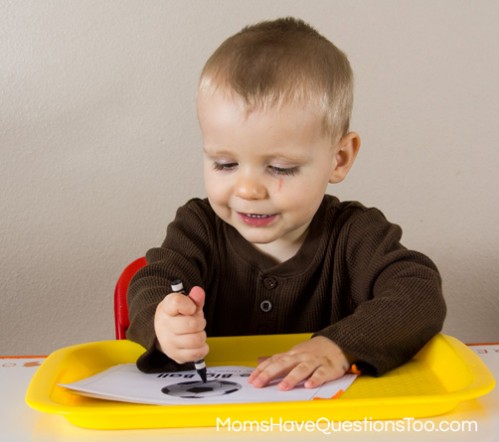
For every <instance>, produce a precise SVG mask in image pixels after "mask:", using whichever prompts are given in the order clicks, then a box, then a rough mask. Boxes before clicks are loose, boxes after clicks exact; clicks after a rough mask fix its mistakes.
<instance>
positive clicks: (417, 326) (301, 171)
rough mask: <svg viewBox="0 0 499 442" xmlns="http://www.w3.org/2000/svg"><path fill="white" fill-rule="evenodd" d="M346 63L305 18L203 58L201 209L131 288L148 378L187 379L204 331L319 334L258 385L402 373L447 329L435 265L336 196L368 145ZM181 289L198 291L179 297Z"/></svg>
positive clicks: (264, 367)
mask: <svg viewBox="0 0 499 442" xmlns="http://www.w3.org/2000/svg"><path fill="white" fill-rule="evenodd" d="M352 77H353V76H352V72H351V68H350V64H349V62H348V60H347V58H346V56H345V55H344V54H343V53H342V52H341V51H340V50H339V49H338V48H336V47H335V46H334V45H333V44H332V43H331V42H330V41H328V40H327V39H325V38H324V37H323V36H321V35H320V34H319V33H317V32H316V31H315V30H314V29H313V28H311V27H310V26H308V25H307V24H305V23H303V22H302V21H300V20H295V19H292V18H285V19H278V20H275V21H268V22H262V23H259V24H256V25H254V26H250V27H247V28H245V29H243V30H242V31H241V32H239V33H237V34H235V35H234V36H232V37H230V38H229V39H227V40H226V41H225V42H223V43H222V45H221V46H220V47H219V48H218V49H217V50H216V51H215V52H214V54H213V55H212V56H211V57H210V58H209V60H208V61H207V63H206V65H205V67H204V69H203V71H202V74H201V79H200V83H199V90H198V97H197V111H198V117H199V122H200V126H201V131H202V135H203V155H204V177H205V188H206V193H207V196H208V198H207V199H192V200H190V201H188V202H187V203H186V204H185V205H184V206H182V207H181V208H179V209H178V211H177V215H176V218H175V219H174V220H173V222H171V223H170V224H169V226H168V229H167V235H166V239H165V241H164V243H163V245H162V246H161V247H158V248H153V249H151V250H149V251H148V252H147V254H146V258H147V261H148V265H147V266H146V267H144V268H143V269H141V270H140V271H139V272H138V273H137V275H136V276H135V277H134V279H133V281H132V283H131V285H130V289H129V300H128V301H129V310H130V321H131V323H130V328H129V330H128V337H129V338H130V339H132V340H135V341H137V342H139V343H140V344H142V345H143V346H144V347H145V348H146V352H145V353H144V354H143V355H142V356H141V357H140V358H139V360H138V361H137V364H138V367H139V368H140V369H141V370H143V371H149V372H151V371H163V370H172V369H178V368H184V369H185V368H191V366H190V365H185V364H188V363H190V362H191V361H194V360H198V359H200V358H202V357H204V356H206V354H207V353H208V351H209V349H208V346H207V344H206V337H207V336H237V335H256V334H276V333H302V332H311V333H313V335H312V337H311V339H309V340H308V341H306V342H304V343H301V344H299V345H297V346H295V347H293V348H291V349H289V351H287V352H285V353H282V354H278V355H273V356H272V357H270V358H269V359H267V360H266V361H264V362H262V363H261V364H260V365H259V366H258V367H257V368H256V369H255V371H254V372H253V374H252V375H251V377H250V379H249V380H250V382H251V383H252V384H253V385H254V386H256V387H263V386H265V385H267V384H268V383H269V382H271V381H273V380H275V379H281V380H280V382H279V388H281V389H284V390H287V389H291V388H293V387H294V386H296V385H297V384H298V383H300V382H302V381H303V382H304V385H305V387H310V388H313V387H316V386H319V385H321V384H323V383H324V382H327V381H329V380H332V379H335V378H338V377H340V376H342V375H343V374H344V373H345V372H346V371H347V370H348V369H349V367H350V365H351V363H353V362H355V363H357V364H358V365H360V366H361V368H362V369H363V370H364V371H365V372H367V373H371V374H374V375H381V374H383V373H385V372H386V371H388V370H390V369H392V368H394V367H397V366H399V365H401V364H403V363H405V362H406V361H408V360H409V359H410V358H412V357H413V356H414V355H415V353H416V352H417V351H418V350H420V349H421V348H422V347H423V346H424V344H425V343H426V342H427V341H428V340H429V339H430V338H431V337H432V336H434V335H435V334H436V333H438V332H439V331H440V330H441V327H442V324H443V320H444V317H445V312H446V308H445V303H444V300H443V297H442V292H441V281H440V277H439V274H438V271H437V269H436V267H435V265H434V264H433V263H432V261H431V260H430V259H428V258H427V257H426V256H424V255H422V254H421V253H418V252H416V251H411V250H407V249H406V248H405V247H403V246H402V245H401V244H400V242H399V241H400V238H401V229H400V228H399V227H398V226H396V225H394V224H391V223H389V222H388V221H387V220H386V219H385V217H384V216H383V215H382V213H381V212H380V211H378V210H377V209H374V208H366V207H364V206H362V205H361V204H360V203H357V202H340V201H339V200H338V199H337V198H335V197H333V196H331V195H327V194H326V190H327V186H328V184H330V183H332V184H334V183H339V182H341V181H342V180H343V179H344V178H345V177H346V175H347V173H348V171H349V170H350V168H351V167H352V164H353V162H354V160H355V157H356V155H357V152H358V150H359V147H360V139H359V136H358V135H357V134H356V133H355V132H350V131H349V120H350V114H351V110H352V101H353V98H352V95H353V86H352V83H353V79H352ZM177 278H179V279H181V280H182V281H183V282H184V285H185V286H186V288H187V289H188V293H189V296H184V295H180V294H176V293H171V292H172V290H171V282H172V281H173V280H175V279H177Z"/></svg>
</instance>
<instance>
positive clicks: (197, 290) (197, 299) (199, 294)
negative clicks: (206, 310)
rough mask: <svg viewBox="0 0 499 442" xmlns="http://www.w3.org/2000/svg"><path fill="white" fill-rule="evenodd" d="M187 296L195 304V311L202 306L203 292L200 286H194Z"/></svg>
mask: <svg viewBox="0 0 499 442" xmlns="http://www.w3.org/2000/svg"><path fill="white" fill-rule="evenodd" d="M189 298H191V299H192V300H193V301H194V304H196V306H197V308H198V309H197V311H200V310H202V309H203V307H204V298H205V292H204V290H203V289H202V288H201V287H198V286H194V287H193V288H192V289H191V291H190V292H189Z"/></svg>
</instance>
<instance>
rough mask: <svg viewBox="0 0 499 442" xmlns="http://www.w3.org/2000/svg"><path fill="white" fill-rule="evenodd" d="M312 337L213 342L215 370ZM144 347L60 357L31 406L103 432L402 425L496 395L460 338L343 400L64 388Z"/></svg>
mask: <svg viewBox="0 0 499 442" xmlns="http://www.w3.org/2000/svg"><path fill="white" fill-rule="evenodd" d="M309 337H310V335H309V334H294V335H271V336H245V337H227V338H210V339H209V345H210V353H209V355H208V357H207V358H206V363H207V365H208V366H210V365H212V366H215V365H248V366H254V365H255V364H256V360H257V358H258V357H260V356H266V355H271V354H273V353H276V352H281V351H285V350H287V349H289V348H290V347H291V346H292V345H294V344H296V343H298V342H301V341H303V340H305V339H308V338H309ZM142 352H143V348H142V347H141V346H139V345H137V344H135V343H133V342H130V341H126V340H122V341H102V342H94V343H87V344H81V345H75V346H71V347H66V348H62V349H60V350H57V351H55V352H54V353H52V354H51V355H49V357H48V358H47V359H46V360H45V361H44V362H43V364H42V365H41V366H40V367H39V368H38V370H37V371H36V373H35V375H34V377H33V379H32V380H31V383H30V385H29V388H28V391H27V395H26V402H27V403H28V405H30V406H31V407H32V408H34V409H36V410H39V411H43V412H47V413H57V414H60V415H62V416H64V417H65V418H66V419H67V420H68V421H70V422H71V423H73V424H75V425H78V426H81V427H86V428H96V429H129V428H166V427H202V426H215V425H217V423H220V422H226V421H227V420H228V419H229V418H230V419H231V420H232V421H260V422H261V421H267V422H271V421H273V422H279V421H281V420H282V421H316V420H319V419H321V420H324V419H328V420H331V421H340V420H363V419H374V420H377V419H399V418H400V419H401V418H409V417H411V418H418V417H427V416H434V415H437V414H443V413H446V412H449V411H450V410H452V409H453V408H454V407H456V406H457V405H458V404H459V403H460V402H462V401H464V400H468V399H472V398H476V397H478V396H481V395H484V394H486V393H488V392H489V391H491V390H492V389H493V388H494V386H495V381H494V378H493V376H492V374H491V373H490V371H489V370H488V369H487V367H486V366H485V364H484V363H483V362H482V360H481V359H480V358H479V357H478V356H477V355H475V354H474V353H473V351H471V350H470V349H469V348H468V347H466V346H465V345H464V344H463V343H461V342H460V341H458V340H457V339H455V338H453V337H451V336H446V335H443V334H439V335H437V336H435V337H434V338H433V339H432V340H431V341H430V342H429V343H428V344H427V345H426V346H425V347H424V348H423V349H422V350H421V351H420V352H419V353H418V354H417V355H416V356H415V357H414V359H413V360H411V361H410V362H408V363H407V364H405V365H403V366H402V367H399V368H397V369H395V370H392V371H391V372H389V373H387V374H385V375H384V376H381V377H379V378H373V377H369V376H360V377H359V378H358V379H357V380H356V381H355V382H354V383H353V385H352V386H351V387H350V388H349V389H348V390H347V391H346V392H345V393H344V394H343V395H342V396H341V398H340V399H332V400H318V401H296V402H280V403H276V402H272V403H257V404H255V403H252V404H220V405H189V406H182V405H162V406H160V405H141V404H129V403H121V402H113V401H105V400H99V399H92V398H89V397H84V396H79V395H77V394H74V393H71V392H69V391H68V390H66V389H64V388H62V387H59V386H58V384H59V383H69V382H74V381H77V380H80V379H83V378H85V377H88V376H91V375H93V374H96V373H98V372H100V371H102V370H105V369H107V368H109V367H111V366H113V365H116V364H123V363H129V362H134V361H135V360H136V359H137V357H138V356H139V355H140V354H141V353H142Z"/></svg>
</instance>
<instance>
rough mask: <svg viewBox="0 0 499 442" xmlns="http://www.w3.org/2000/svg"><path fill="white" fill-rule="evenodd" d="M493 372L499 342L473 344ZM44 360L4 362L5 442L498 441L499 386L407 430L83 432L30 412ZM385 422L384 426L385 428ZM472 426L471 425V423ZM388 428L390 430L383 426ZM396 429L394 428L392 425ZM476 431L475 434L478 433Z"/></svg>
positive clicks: (1, 408)
mask: <svg viewBox="0 0 499 442" xmlns="http://www.w3.org/2000/svg"><path fill="white" fill-rule="evenodd" d="M470 348H471V349H472V350H473V351H474V352H475V353H477V354H478V355H479V356H480V357H481V358H482V360H483V361H484V362H485V364H486V365H487V366H488V367H489V369H490V371H491V372H492V374H493V375H494V377H495V379H496V380H498V379H499V343H497V344H482V345H471V346H470ZM43 360H44V358H43V357H29V356H20V357H0V395H1V403H0V440H1V441H6V442H7V441H8V442H17V441H47V442H55V441H65V442H66V441H67V442H71V441H85V442H92V441H120V442H127V441H137V442H139V441H140V442H147V441H180V440H182V441H183V442H186V441H189V442H191V441H200V442H210V441H223V440H248V441H254V440H263V441H266V440H268V441H276V440H286V441H297V440H304V441H313V440H323V441H325V440H335V441H338V440H340V441H358V440H365V439H366V437H368V438H369V441H370V442H371V441H373V442H376V441H391V440H394V441H395V440H396V441H400V440H403V441H404V442H410V441H416V440H425V441H427V440H430V441H433V440H435V441H453V442H456V441H476V442H478V441H499V387H496V388H495V389H494V390H493V391H492V392H490V393H489V394H487V395H485V396H482V397H480V398H478V399H474V400H470V401H465V402H462V403H461V404H459V405H458V406H457V408H455V409H454V410H453V411H451V412H450V413H448V414H446V415H443V416H437V417H433V418H430V419H418V420H416V421H414V422H412V423H411V424H408V423H407V425H404V427H403V428H404V431H391V430H390V426H389V425H390V423H389V422H392V424H395V423H396V422H394V421H378V422H375V423H374V426H372V425H373V424H371V430H369V429H367V430H365V431H353V430H350V431H349V430H348V429H343V430H342V431H338V428H335V431H333V430H331V429H329V430H328V431H326V430H327V429H326V428H323V429H322V431H321V430H320V429H317V428H316V429H314V431H312V432H309V431H305V430H302V431H298V430H296V431H292V432H291V431H287V430H289V428H282V429H281V430H279V428H276V429H274V430H273V431H260V432H256V431H245V432H244V431H234V430H232V429H230V428H227V427H224V428H219V429H217V428H216V427H213V428H181V429H159V430H157V429H147V430H92V429H84V428H79V427H76V426H74V425H72V424H71V423H69V422H68V421H67V420H66V419H65V418H64V417H63V416H60V415H53V414H47V413H41V412H39V411H36V410H33V409H31V408H30V407H28V406H27V405H26V403H25V399H24V398H25V394H26V390H27V388H28V385H29V382H30V379H31V377H32V376H33V374H34V372H35V371H36V368H37V366H38V365H39V364H40V363H41V362H43ZM381 422H384V423H381ZM468 423H469V424H468ZM382 425H386V427H381V426H382ZM441 425H443V426H442V427H441V428H449V426H450V427H451V428H452V429H458V428H462V427H465V426H469V427H470V428H471V430H459V429H458V430H457V431H450V430H449V431H442V430H440V431H427V430H426V428H430V427H435V428H436V429H438V427H439V426H441ZM392 428H393V425H392ZM475 429H476V431H475Z"/></svg>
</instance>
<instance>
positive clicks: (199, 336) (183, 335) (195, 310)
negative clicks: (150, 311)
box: [154, 287, 208, 364]
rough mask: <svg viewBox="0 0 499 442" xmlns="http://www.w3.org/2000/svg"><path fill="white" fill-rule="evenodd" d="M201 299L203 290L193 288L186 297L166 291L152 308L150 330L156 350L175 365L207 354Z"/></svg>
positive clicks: (195, 359) (203, 297) (203, 294)
mask: <svg viewBox="0 0 499 442" xmlns="http://www.w3.org/2000/svg"><path fill="white" fill-rule="evenodd" d="M204 299H205V292H204V290H203V289H202V288H201V287H193V288H192V290H191V291H190V293H189V296H185V295H184V294H182V293H170V294H169V295H167V296H166V297H165V299H163V301H161V302H160V303H159V304H158V306H157V308H156V314H155V315H154V330H155V332H156V337H157V340H158V344H159V349H160V350H161V351H162V352H163V353H164V354H165V355H167V356H168V357H170V358H171V359H173V360H174V361H175V362H177V363H178V364H184V363H186V362H192V361H197V360H199V359H202V358H204V357H205V356H206V355H207V354H208V344H207V343H206V332H205V331H204V329H205V327H206V320H205V318H204V313H203V305H204Z"/></svg>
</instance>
